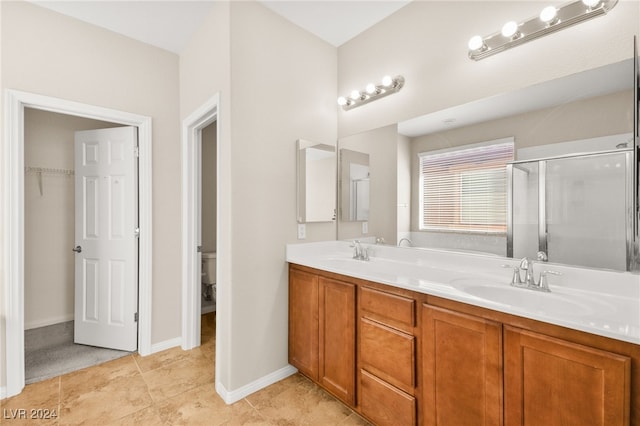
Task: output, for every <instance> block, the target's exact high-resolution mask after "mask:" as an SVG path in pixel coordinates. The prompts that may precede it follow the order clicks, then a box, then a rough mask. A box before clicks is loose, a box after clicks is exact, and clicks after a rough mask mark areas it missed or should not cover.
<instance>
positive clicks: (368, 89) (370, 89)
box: [365, 83, 376, 95]
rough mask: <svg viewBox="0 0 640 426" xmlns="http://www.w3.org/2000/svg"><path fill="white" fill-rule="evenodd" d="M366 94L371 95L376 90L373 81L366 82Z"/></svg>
mask: <svg viewBox="0 0 640 426" xmlns="http://www.w3.org/2000/svg"><path fill="white" fill-rule="evenodd" d="M365 90H366V91H367V93H368V94H370V95H373V94H374V93H375V92H376V85H375V84H373V83H369V84H367V88H366V89H365Z"/></svg>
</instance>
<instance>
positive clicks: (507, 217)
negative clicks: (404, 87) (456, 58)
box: [338, 58, 638, 271]
mask: <svg viewBox="0 0 640 426" xmlns="http://www.w3.org/2000/svg"><path fill="white" fill-rule="evenodd" d="M636 62H637V59H636V58H630V59H629V60H625V61H622V62H619V63H614V64H611V65H608V66H604V67H600V68H597V69H592V70H588V71H584V72H581V73H577V74H574V75H570V76H567V77H564V78H561V79H557V80H554V81H549V82H546V83H541V84H537V85H535V86H532V87H529V88H526V89H523V90H519V91H517V92H514V93H505V94H501V95H496V96H493V97H491V98H488V99H484V100H481V101H476V102H472V103H469V104H465V105H461V106H459V107H454V108H449V109H447V110H443V111H438V112H436V113H433V114H429V115H425V116H422V117H417V118H415V119H412V120H407V121H405V122H401V123H398V124H397V125H394V126H386V127H384V128H380V129H374V130H371V131H368V132H365V133H362V134H358V135H353V136H349V137H345V138H342V139H340V140H339V142H338V147H339V149H340V150H341V149H350V150H354V151H358V152H363V153H366V154H368V155H369V162H370V166H369V172H370V185H369V189H370V193H369V196H370V200H369V202H370V210H369V215H368V222H369V226H368V229H366V231H367V232H364V231H365V230H364V229H362V228H361V227H357V226H354V224H353V222H351V221H347V220H344V218H343V216H339V218H338V219H339V222H338V238H339V239H353V238H358V239H360V240H365V241H369V242H372V243H373V242H375V241H376V239H377V240H378V241H380V238H383V239H384V241H385V242H386V243H387V244H398V242H401V244H402V245H403V246H411V247H414V248H435V249H445V250H454V251H465V252H473V253H478V254H484V255H488V256H496V255H498V256H512V257H516V258H520V257H524V256H528V257H532V258H536V256H537V254H538V251H541V250H543V251H545V253H546V255H547V256H548V260H549V261H550V262H555V263H563V264H570V265H578V266H584V267H596V268H606V269H614V270H623V271H624V270H636V269H637V268H638V266H637V259H638V244H637V238H634V236H635V235H636V229H635V226H636V223H635V222H636V220H637V219H636V218H635V217H634V215H635V214H637V207H636V204H635V203H636V201H635V200H636V192H635V191H636V189H635V188H634V181H636V179H637V177H635V178H634V173H637V172H636V169H637V167H636V166H637V158H636V155H635V154H634V150H637V148H636V146H637V143H638V142H637V139H638V135H637V129H636V128H637V126H638V123H637V120H638V118H637V112H634V109H636V110H637V102H638V101H637V90H638V89H637V87H636V85H637V81H638V75H637V71H636V70H634V65H636ZM634 92H636V93H635V96H634ZM634 136H635V137H634ZM509 144H511V145H510V146H509ZM434 194H435V195H434ZM339 202H340V205H339V207H338V208H339V209H344V208H345V206H344V203H345V201H344V200H343V198H340V201H339ZM634 262H635V263H634Z"/></svg>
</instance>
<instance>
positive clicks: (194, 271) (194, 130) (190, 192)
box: [181, 94, 221, 380]
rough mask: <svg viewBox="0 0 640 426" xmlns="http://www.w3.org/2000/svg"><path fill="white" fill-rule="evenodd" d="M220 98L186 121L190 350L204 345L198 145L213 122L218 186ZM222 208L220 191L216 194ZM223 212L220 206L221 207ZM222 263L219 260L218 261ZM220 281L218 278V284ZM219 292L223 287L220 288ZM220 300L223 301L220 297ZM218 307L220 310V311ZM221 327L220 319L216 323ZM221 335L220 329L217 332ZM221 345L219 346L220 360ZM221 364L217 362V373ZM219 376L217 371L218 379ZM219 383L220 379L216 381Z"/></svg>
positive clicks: (185, 293)
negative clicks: (201, 337) (199, 245)
mask: <svg viewBox="0 0 640 426" xmlns="http://www.w3.org/2000/svg"><path fill="white" fill-rule="evenodd" d="M219 106H220V95H219V94H216V95H214V96H213V97H212V98H210V99H209V100H208V101H207V102H205V103H204V104H203V105H201V106H200V107H199V108H198V109H197V110H195V111H194V112H193V113H191V114H190V115H189V116H188V117H187V118H185V119H184V120H183V122H182V141H181V143H182V349H184V350H189V349H193V348H195V347H197V346H200V311H201V305H200V303H201V301H200V294H201V291H200V288H201V285H202V277H201V273H200V271H201V264H200V262H198V253H197V250H196V247H197V245H198V241H199V238H198V231H199V230H198V219H199V215H200V214H201V212H200V211H198V191H199V190H200V186H201V185H202V182H199V180H200V179H201V176H200V166H199V164H200V161H201V158H200V156H201V153H200V150H199V149H198V142H199V141H201V140H202V129H204V128H205V127H207V126H208V125H210V124H211V123H213V122H218V125H217V126H216V142H217V143H216V145H217V147H216V150H217V152H218V155H217V160H216V161H217V164H216V173H217V175H218V180H217V182H218V186H219V182H220V175H221V173H220V167H219V166H220V155H219V154H220V123H219V121H220V120H219ZM216 197H217V201H218V204H217V206H220V204H219V203H220V191H216ZM218 209H219V207H218ZM216 216H217V219H216V227H217V229H220V215H219V214H218V215H216ZM216 234H217V237H216V238H217V240H218V241H217V242H216V244H217V247H220V245H219V244H220V237H219V235H220V233H219V232H217V233H216ZM216 260H217V261H219V258H218V259H216ZM219 271H220V265H218V266H217V268H216V275H218V276H220V273H219ZM219 281H220V280H218V279H216V282H219ZM217 287H218V290H219V289H220V286H219V285H218V286H217ZM217 300H220V298H219V297H218V298H217ZM217 310H218V309H217V307H216V311H217ZM217 324H220V319H218V320H217V321H216V328H217ZM216 334H217V329H216ZM219 348H220V345H216V361H217V360H218V359H219V358H218V350H219ZM218 365H219V363H218V362H216V370H217V369H218ZM217 377H219V375H218V374H217V371H216V378H217ZM216 380H217V379H216Z"/></svg>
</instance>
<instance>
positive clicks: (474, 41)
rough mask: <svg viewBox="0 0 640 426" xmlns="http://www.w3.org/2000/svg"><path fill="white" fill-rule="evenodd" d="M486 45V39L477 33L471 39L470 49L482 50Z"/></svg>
mask: <svg viewBox="0 0 640 426" xmlns="http://www.w3.org/2000/svg"><path fill="white" fill-rule="evenodd" d="M482 46H484V40H482V37H481V36H479V35H475V36H473V37H471V38H470V39H469V50H480V49H482Z"/></svg>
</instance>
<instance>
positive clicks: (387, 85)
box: [382, 75, 393, 87]
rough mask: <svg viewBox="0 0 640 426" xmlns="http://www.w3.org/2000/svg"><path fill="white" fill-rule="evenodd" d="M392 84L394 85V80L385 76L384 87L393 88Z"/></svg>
mask: <svg viewBox="0 0 640 426" xmlns="http://www.w3.org/2000/svg"><path fill="white" fill-rule="evenodd" d="M391 83H393V80H392V79H391V77H389V76H388V75H385V76H384V77H382V85H383V86H385V87H389V86H391Z"/></svg>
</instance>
